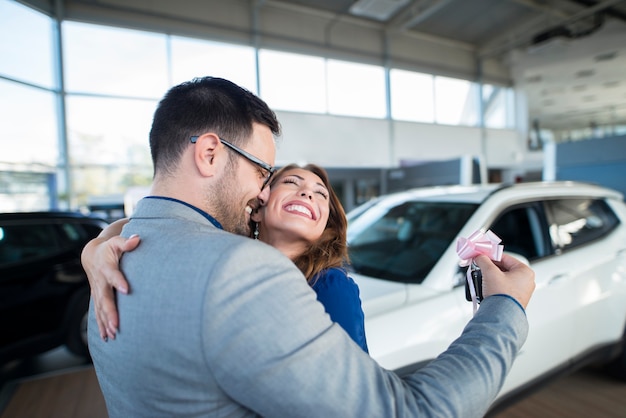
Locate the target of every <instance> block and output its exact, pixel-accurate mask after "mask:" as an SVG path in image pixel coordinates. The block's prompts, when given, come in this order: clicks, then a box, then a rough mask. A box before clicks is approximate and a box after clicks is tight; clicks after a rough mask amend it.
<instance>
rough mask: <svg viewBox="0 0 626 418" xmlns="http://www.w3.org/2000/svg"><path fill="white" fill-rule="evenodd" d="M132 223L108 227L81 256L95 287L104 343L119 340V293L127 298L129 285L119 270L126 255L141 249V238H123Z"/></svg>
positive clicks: (90, 283)
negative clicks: (139, 246) (124, 230)
mask: <svg viewBox="0 0 626 418" xmlns="http://www.w3.org/2000/svg"><path fill="white" fill-rule="evenodd" d="M126 223H128V219H120V220H118V221H115V222H113V223H112V224H110V225H109V226H107V227H106V228H105V229H104V230H103V231H102V232H101V233H100V235H98V237H96V238H94V239H92V240H91V241H89V242H88V243H87V245H85V248H83V251H82V253H81V263H82V265H83V268H84V269H85V272H86V273H87V278H88V279H89V286H90V287H91V299H92V301H93V304H94V311H95V314H96V322H97V323H98V330H99V332H100V336H101V337H102V339H103V340H105V341H106V340H107V339H108V338H113V339H115V335H116V333H117V329H118V327H119V317H118V313H117V306H116V305H115V293H114V289H116V290H117V291H119V292H121V293H124V294H127V293H128V292H129V289H128V282H127V281H126V278H125V277H124V275H123V274H122V272H121V271H120V269H119V261H120V258H121V257H122V254H123V253H124V252H126V251H132V250H134V249H135V248H137V246H138V245H139V241H140V239H139V236H137V235H133V236H131V237H130V238H122V237H120V236H119V234H120V233H121V232H122V227H123V226H124V225H125V224H126Z"/></svg>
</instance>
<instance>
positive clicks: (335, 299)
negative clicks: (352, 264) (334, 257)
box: [312, 267, 369, 353]
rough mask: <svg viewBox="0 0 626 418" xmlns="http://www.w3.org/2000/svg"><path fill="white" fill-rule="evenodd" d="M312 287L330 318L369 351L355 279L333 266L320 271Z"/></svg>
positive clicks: (364, 349)
mask: <svg viewBox="0 0 626 418" xmlns="http://www.w3.org/2000/svg"><path fill="white" fill-rule="evenodd" d="M312 288H313V290H315V293H317V300H318V301H320V302H321V304H322V305H324V308H325V309H326V312H327V313H328V314H329V315H330V319H332V320H333V322H336V323H338V324H339V325H341V327H342V328H343V329H344V330H346V332H347V333H348V335H350V337H351V338H352V339H353V340H354V342H356V343H357V344H358V345H359V346H360V347H361V348H362V349H363V351H365V352H366V353H369V351H368V349H367V340H366V339H365V317H364V315H363V309H362V308H361V298H360V296H359V287H358V286H357V284H356V283H355V282H354V280H352V278H351V277H349V276H348V275H347V274H346V273H345V272H344V271H343V270H341V269H338V268H334V267H333V268H329V269H326V270H323V271H322V272H320V273H319V274H318V275H317V277H316V281H315V282H314V284H313V286H312Z"/></svg>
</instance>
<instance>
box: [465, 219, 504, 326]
mask: <svg viewBox="0 0 626 418" xmlns="http://www.w3.org/2000/svg"><path fill="white" fill-rule="evenodd" d="M501 241H502V240H501V239H500V238H499V237H498V236H497V235H496V234H494V233H493V232H491V231H489V230H488V231H487V232H482V231H476V232H474V233H473V234H472V235H470V236H469V237H468V238H463V237H461V238H459V239H458V240H457V242H456V252H457V254H458V255H459V257H461V261H460V262H459V265H460V266H461V267H465V266H469V265H470V264H472V260H473V259H474V257H477V256H479V255H481V254H484V255H486V256H487V257H489V258H490V259H492V260H494V261H500V259H502V251H503V250H504V246H503V245H501V244H500V242H501ZM471 269H472V268H471V267H468V268H467V277H466V279H467V285H468V287H469V291H470V296H471V298H472V305H473V308H474V314H476V310H478V303H479V302H478V299H477V296H476V289H475V288H474V282H473V280H472V275H471Z"/></svg>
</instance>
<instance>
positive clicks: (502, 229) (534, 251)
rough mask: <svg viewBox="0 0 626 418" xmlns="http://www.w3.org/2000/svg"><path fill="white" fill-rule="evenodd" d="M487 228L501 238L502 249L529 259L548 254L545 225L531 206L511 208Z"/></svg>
mask: <svg viewBox="0 0 626 418" xmlns="http://www.w3.org/2000/svg"><path fill="white" fill-rule="evenodd" d="M489 229H490V230H491V231H493V233H494V234H496V235H497V236H498V237H499V238H500V239H501V240H502V245H504V251H508V252H512V253H516V254H520V255H522V256H524V257H526V258H527V259H528V260H529V261H532V260H535V259H537V258H540V257H545V256H547V255H550V254H549V253H548V252H547V250H546V245H545V239H544V231H545V225H544V224H543V222H541V221H540V216H539V215H538V214H537V211H536V209H535V208H533V207H519V208H515V209H511V210H510V211H508V212H506V213H504V214H502V215H501V216H500V218H499V219H498V220H497V221H496V222H495V223H494V224H493V225H492V226H491V228H489Z"/></svg>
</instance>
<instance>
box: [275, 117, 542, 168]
mask: <svg viewBox="0 0 626 418" xmlns="http://www.w3.org/2000/svg"><path fill="white" fill-rule="evenodd" d="M277 115H278V118H279V120H280V122H281V124H282V128H283V135H282V137H281V138H280V139H279V140H278V143H277V156H276V157H277V158H276V161H277V164H278V165H284V164H287V163H290V162H313V163H316V164H320V165H322V166H325V167H383V168H392V167H398V166H399V165H400V164H401V163H402V162H404V163H409V162H415V163H420V162H428V161H441V160H451V159H455V158H460V157H464V156H472V157H478V158H480V157H481V156H483V154H484V153H483V150H485V149H486V150H487V154H486V156H485V157H486V166H487V167H488V168H499V169H504V170H517V171H521V172H524V170H537V169H541V165H542V156H541V152H536V151H535V152H531V151H528V149H527V146H526V139H525V138H521V137H520V135H519V133H518V132H516V131H514V130H504V129H502V130H499V129H486V130H484V132H483V130H481V129H480V128H475V127H464V126H447V125H433V124H422V123H412V122H398V121H388V120H377V119H364V118H356V117H342V116H330V115H318V114H303V113H293V112H281V111H278V112H277Z"/></svg>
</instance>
